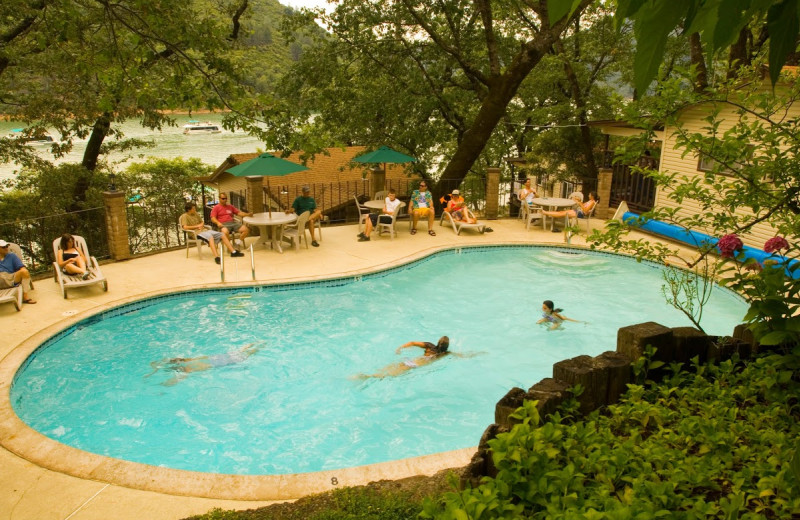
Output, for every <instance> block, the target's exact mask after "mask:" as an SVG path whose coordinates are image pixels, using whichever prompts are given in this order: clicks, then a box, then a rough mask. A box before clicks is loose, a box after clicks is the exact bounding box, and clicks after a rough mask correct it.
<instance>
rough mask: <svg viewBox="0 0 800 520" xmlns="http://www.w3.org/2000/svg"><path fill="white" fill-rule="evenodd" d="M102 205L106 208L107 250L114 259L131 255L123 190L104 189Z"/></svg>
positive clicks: (122, 258) (124, 258) (126, 257)
mask: <svg viewBox="0 0 800 520" xmlns="http://www.w3.org/2000/svg"><path fill="white" fill-rule="evenodd" d="M103 205H104V206H105V209H106V237H107V239H108V252H109V254H110V255H111V258H113V259H114V260H126V259H128V258H130V257H131V247H130V244H129V242H128V214H127V211H126V209H125V192H122V191H104V192H103Z"/></svg>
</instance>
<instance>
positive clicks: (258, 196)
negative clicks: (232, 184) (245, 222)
mask: <svg viewBox="0 0 800 520" xmlns="http://www.w3.org/2000/svg"><path fill="white" fill-rule="evenodd" d="M247 211H249V212H250V213H262V212H263V211H264V178H263V177H247Z"/></svg>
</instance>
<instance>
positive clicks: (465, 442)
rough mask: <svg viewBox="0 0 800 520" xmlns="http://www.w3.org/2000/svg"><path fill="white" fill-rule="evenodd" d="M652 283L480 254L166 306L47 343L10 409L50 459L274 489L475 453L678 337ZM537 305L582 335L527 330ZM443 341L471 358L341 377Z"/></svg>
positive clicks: (606, 265)
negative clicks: (171, 471)
mask: <svg viewBox="0 0 800 520" xmlns="http://www.w3.org/2000/svg"><path fill="white" fill-rule="evenodd" d="M662 284H663V281H662V278H661V274H660V270H659V268H657V267H655V266H652V265H648V264H639V263H636V262H635V261H634V260H632V259H628V258H625V257H619V256H616V255H609V254H596V253H589V252H578V251H574V250H571V251H568V250H561V249H557V248H536V247H494V248H474V249H467V248H464V249H462V250H458V251H445V252H442V253H438V254H436V255H433V256H431V257H429V258H427V259H424V260H421V261H418V262H415V263H413V264H410V265H407V266H403V267H400V268H395V269H393V270H390V271H387V272H383V273H378V274H375V275H368V276H363V277H351V278H348V279H345V280H337V281H330V282H318V283H313V284H295V285H283V286H276V287H260V288H252V289H250V288H248V289H228V290H207V291H195V292H189V293H181V294H176V295H170V296H167V297H161V298H154V299H150V300H146V301H143V302H139V303H135V304H129V305H126V306H124V307H121V308H118V309H115V310H111V311H108V312H106V313H104V314H101V315H99V316H96V317H93V318H90V319H87V320H84V321H83V322H81V323H79V324H78V325H76V326H74V327H71V328H70V329H68V330H67V331H65V332H64V333H62V334H59V335H58V336H56V337H55V338H53V339H52V340H51V341H49V342H48V343H46V344H45V345H44V346H43V347H42V348H40V349H39V350H37V352H36V353H35V354H34V355H32V356H31V357H30V358H29V360H28V361H27V363H26V364H25V365H24V366H23V367H22V368H21V369H20V371H19V372H18V373H17V375H16V377H15V380H14V383H13V387H12V389H11V400H12V404H13V406H14V409H15V411H16V413H17V414H18V415H19V417H20V418H22V420H23V421H25V422H26V423H27V424H29V425H30V426H31V427H33V428H34V429H36V430H38V431H40V432H41V433H43V434H45V435H47V436H48V437H51V438H53V439H55V440H58V441H60V442H62V443H64V444H67V445H70V446H74V447H77V448H80V449H83V450H86V451H89V452H93V453H97V454H101V455H106V456H109V457H115V458H120V459H125V460H130V461H134V462H141V463H146V464H152V465H157V466H164V467H169V468H178V469H190V470H195V471H202V472H212V473H233V474H242V475H269V474H272V475H274V474H286V473H300V472H310V471H319V470H327V469H338V468H345V467H351V466H357V465H363V464H372V463H377V462H382V461H388V460H395V459H401V458H407V457H415V456H420V455H425V454H430V453H438V452H443V451H448V450H454V449H458V448H464V447H469V446H474V445H476V444H477V442H478V440H479V438H480V435H481V433H482V432H483V430H484V429H485V428H486V426H487V425H488V424H489V423H491V422H493V416H494V404H495V403H496V401H497V400H498V399H499V398H500V397H502V396H503V395H504V394H505V393H506V392H507V391H508V389H509V388H511V387H512V386H520V387H523V388H528V387H529V386H530V385H532V384H533V383H535V382H537V381H539V380H540V379H541V378H543V377H548V376H550V375H551V373H552V365H553V363H555V362H556V361H559V360H562V359H567V358H570V357H574V356H576V355H580V354H589V355H596V354H599V353H601V352H604V351H606V350H613V349H614V348H615V343H616V334H617V329H618V328H619V327H622V326H626V325H630V324H633V323H639V322H642V321H650V320H653V321H658V322H660V323H662V324H664V325H668V326H679V325H688V324H689V323H688V321H687V320H686V318H685V317H683V315H682V314H681V313H679V312H678V311H676V310H674V309H671V308H669V307H668V306H667V305H666V303H665V302H664V298H663V296H662V294H661V290H660V288H661V285H662ZM544 299H552V300H554V301H555V303H556V306H557V307H562V308H564V314H565V315H567V316H569V317H572V318H575V319H579V320H584V321H588V322H589V323H588V324H584V323H567V324H566V325H565V327H564V329H563V330H559V331H548V330H546V329H545V328H542V327H541V326H538V325H536V324H535V322H536V320H537V319H538V318H539V317H540V312H541V311H540V308H541V303H542V300H544ZM745 309H746V307H745V304H744V303H743V302H742V301H741V300H740V299H738V298H737V297H735V296H734V295H732V294H730V293H728V292H725V291H716V292H715V294H714V296H713V298H712V301H711V303H710V304H709V305H708V307H707V309H706V311H705V314H704V320H703V325H704V327H705V328H706V330H707V331H708V332H709V333H712V334H729V333H730V332H731V330H732V328H733V326H734V325H735V324H736V323H738V322H739V320H740V319H741V317H742V316H743V315H744V312H745ZM444 334H447V335H449V336H450V338H451V347H450V348H451V351H453V352H458V353H470V354H475V356H474V357H467V358H459V357H455V356H448V357H445V358H444V359H442V360H440V361H437V362H435V363H433V364H431V365H428V366H424V367H420V368H418V369H415V370H411V371H409V372H407V373H405V374H403V375H401V376H398V377H394V378H386V379H369V380H366V381H362V380H353V379H352V376H354V375H356V374H358V373H372V372H376V371H377V370H379V369H380V368H381V367H383V366H385V365H387V364H389V363H392V362H397V361H401V360H403V359H406V358H408V357H413V356H414V355H417V353H415V352H409V350H406V351H404V352H403V353H402V355H396V354H395V348H397V347H398V346H399V345H401V344H403V343H405V342H406V341H409V340H419V341H433V342H435V341H436V339H437V338H439V336H441V335H444ZM250 343H256V344H257V345H258V346H259V347H260V350H259V351H258V352H256V353H255V354H254V355H252V356H250V357H248V358H246V359H242V360H239V361H240V362H238V363H234V364H230V365H228V366H222V367H217V368H213V369H210V370H206V371H199V372H193V373H188V374H178V373H176V372H174V371H170V370H167V369H165V368H167V367H162V368H161V369H160V370H158V371H156V372H155V373H152V372H153V369H152V367H151V363H152V362H159V361H160V360H164V359H169V358H175V357H182V358H188V357H194V356H202V355H209V356H213V355H221V354H225V353H226V352H230V351H233V350H237V349H239V348H240V347H242V346H244V345H247V344H250ZM157 366H159V365H157ZM176 375H181V376H186V377H185V378H183V379H181V380H180V381H178V382H177V384H174V385H173V386H164V385H163V383H170V382H172V381H173V378H174V377H175V376H176Z"/></svg>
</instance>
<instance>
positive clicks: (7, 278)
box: [0, 240, 36, 303]
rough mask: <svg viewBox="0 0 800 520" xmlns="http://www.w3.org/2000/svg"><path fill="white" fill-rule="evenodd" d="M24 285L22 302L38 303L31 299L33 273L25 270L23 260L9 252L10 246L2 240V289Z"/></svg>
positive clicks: (0, 249)
mask: <svg viewBox="0 0 800 520" xmlns="http://www.w3.org/2000/svg"><path fill="white" fill-rule="evenodd" d="M20 284H21V285H22V301H23V302H24V303H36V300H34V299H33V298H31V297H30V291H31V290H32V287H31V273H29V272H28V270H27V269H26V268H25V264H23V263H22V260H20V258H19V257H18V256H17V255H15V254H14V253H12V252H11V251H9V244H8V242H6V241H5V240H0V289H8V288H11V287H16V286H17V285H20Z"/></svg>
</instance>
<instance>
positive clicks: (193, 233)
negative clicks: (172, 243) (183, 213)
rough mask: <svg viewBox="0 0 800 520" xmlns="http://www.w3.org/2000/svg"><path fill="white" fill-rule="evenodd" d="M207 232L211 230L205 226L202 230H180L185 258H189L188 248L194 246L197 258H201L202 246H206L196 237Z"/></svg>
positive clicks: (203, 241) (204, 242)
mask: <svg viewBox="0 0 800 520" xmlns="http://www.w3.org/2000/svg"><path fill="white" fill-rule="evenodd" d="M179 225H180V224H179ZM209 230H211V226H209V225H206V226H205V227H204V228H203V229H181V231H183V239H184V241H185V242H186V258H189V248H191V247H195V246H197V258H203V246H205V245H207V244H206V241H205V240H203V239H202V238H200V237H198V236H197V235H199V234H200V233H203V232H204V231H209Z"/></svg>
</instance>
